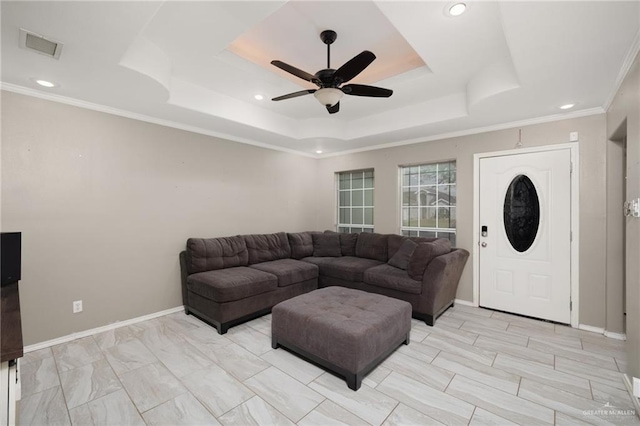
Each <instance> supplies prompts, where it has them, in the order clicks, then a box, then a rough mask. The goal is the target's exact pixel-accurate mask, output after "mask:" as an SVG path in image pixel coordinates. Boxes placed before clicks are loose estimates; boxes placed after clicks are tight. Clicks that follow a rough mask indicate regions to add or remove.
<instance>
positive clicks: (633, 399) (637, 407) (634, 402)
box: [622, 373, 640, 417]
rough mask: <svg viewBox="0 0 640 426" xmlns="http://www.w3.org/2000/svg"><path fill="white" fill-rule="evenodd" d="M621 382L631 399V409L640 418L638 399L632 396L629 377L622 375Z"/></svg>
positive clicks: (639, 400) (639, 401)
mask: <svg viewBox="0 0 640 426" xmlns="http://www.w3.org/2000/svg"><path fill="white" fill-rule="evenodd" d="M622 379H623V380H622V381H623V382H624V385H625V386H626V388H627V392H629V396H630V397H631V402H632V403H633V407H634V408H635V409H636V416H638V417H640V399H638V398H637V397H636V396H635V395H634V394H633V385H632V384H631V383H632V380H631V377H629V375H628V374H626V373H625V374H623V375H622Z"/></svg>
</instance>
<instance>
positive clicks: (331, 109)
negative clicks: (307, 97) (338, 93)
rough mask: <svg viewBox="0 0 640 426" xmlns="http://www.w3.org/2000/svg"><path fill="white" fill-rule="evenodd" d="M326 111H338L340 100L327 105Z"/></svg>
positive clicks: (331, 112) (333, 112) (332, 112)
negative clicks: (332, 104)
mask: <svg viewBox="0 0 640 426" xmlns="http://www.w3.org/2000/svg"><path fill="white" fill-rule="evenodd" d="M327 111H329V114H335V113H336V112H338V111H340V102H338V103H337V104H335V105H334V106H327Z"/></svg>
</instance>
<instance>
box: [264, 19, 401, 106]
mask: <svg viewBox="0 0 640 426" xmlns="http://www.w3.org/2000/svg"><path fill="white" fill-rule="evenodd" d="M337 36H338V35H337V34H336V32H335V31H332V30H325V31H323V32H322V33H321V34H320V39H321V40H322V42H323V43H324V44H326V45H327V68H326V69H323V70H320V71H318V72H317V73H315V74H309V73H308V72H305V71H302V70H301V69H298V68H296V67H294V66H292V65H289V64H286V63H284V62H282V61H271V64H272V65H275V66H276V67H278V68H280V69H281V70H284V71H286V72H288V73H289V74H293V75H295V76H296V77H299V78H301V79H303V80H306V81H310V82H311V83H313V84H315V85H316V86H318V89H307V90H300V91H299V92H293V93H289V94H287V95H282V96H278V97H277V98H273V99H271V100H272V101H282V100H285V99H291V98H297V97H298V96H304V95H309V94H311V93H313V95H314V96H315V97H316V99H317V100H318V101H319V102H320V103H321V104H322V105H324V106H325V107H326V108H327V111H329V114H335V113H336V112H338V111H340V99H341V98H342V95H344V94H346V95H351V96H367V97H374V98H388V97H389V96H391V95H392V94H393V90H389V89H383V88H381V87H375V86H367V85H364V84H345V85H344V86H341V85H342V84H343V83H347V82H348V81H350V80H351V79H352V78H354V77H355V76H357V75H358V74H360V73H361V72H362V71H363V70H364V69H365V68H367V67H368V66H369V64H371V62H373V61H374V60H375V59H376V55H374V54H373V53H371V52H369V51H368V50H365V51H364V52H362V53H359V54H358V55H356V56H354V57H353V58H352V59H351V60H349V61H348V62H347V63H345V64H344V65H342V66H341V67H340V68H338V69H337V70H334V69H331V44H332V43H333V42H334V41H336V37H337Z"/></svg>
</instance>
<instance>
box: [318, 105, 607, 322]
mask: <svg viewBox="0 0 640 426" xmlns="http://www.w3.org/2000/svg"><path fill="white" fill-rule="evenodd" d="M569 132H579V137H580V141H579V142H578V143H579V145H580V248H579V253H580V312H579V314H580V323H581V324H587V325H591V326H595V327H605V322H606V304H605V279H606V276H605V244H604V243H603V242H604V241H605V202H604V200H605V190H606V178H605V166H606V155H605V151H606V145H605V139H606V136H605V115H604V114H600V115H594V116H589V117H583V118H576V119H570V120H563V121H556V122H552V123H545V124H539V125H533V126H526V127H523V128H522V141H523V147H532V146H541V145H553V144H559V143H567V142H568V140H569ZM517 141H518V129H509V130H500V131H493V132H487V133H481V134H475V135H470V136H463V137H457V138H452V139H443V140H438V141H433V142H425V143H420V144H415V145H407V146H403V147H395V148H389V149H382V150H376V151H368V152H362V153H357V154H350V155H342V156H337V157H330V158H326V159H322V160H320V161H319V163H320V164H319V167H318V179H317V196H318V202H319V203H318V205H319V206H320V207H319V217H318V220H319V223H318V225H319V228H321V229H325V228H327V229H331V228H333V227H334V226H335V225H334V224H335V208H336V207H335V205H336V201H335V187H334V174H335V173H336V172H339V171H345V170H354V169H362V168H374V169H375V216H374V224H375V230H376V231H377V232H382V233H398V232H399V229H400V217H399V214H400V212H399V183H398V166H400V165H406V164H416V163H428V162H437V161H443V160H452V159H453V160H456V161H457V170H458V175H457V179H458V182H457V183H458V193H457V196H458V208H457V245H458V246H459V247H463V248H466V249H467V250H469V251H472V247H471V244H472V241H473V155H474V154H476V153H483V152H493V151H500V150H509V149H514V148H515V145H516V142H517ZM457 297H458V298H459V299H463V300H468V301H471V300H472V299H473V283H472V259H471V258H470V259H469V261H468V262H467V265H466V267H465V271H464V273H463V275H462V278H461V282H460V286H459V287H458V295H457Z"/></svg>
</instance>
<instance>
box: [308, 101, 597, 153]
mask: <svg viewBox="0 0 640 426" xmlns="http://www.w3.org/2000/svg"><path fill="white" fill-rule="evenodd" d="M605 112H606V111H605V110H604V109H603V108H601V107H596V108H589V109H582V110H578V111H574V112H568V113H563V114H553V115H547V116H544V117H537V118H529V119H527V120H520V121H512V122H510V123H503V124H495V125H493V126H487V127H476V128H473V129H467V130H460V131H457V132H450V133H441V134H438V135H433V136H427V137H424V138H414V139H407V140H404V141H399V142H389V143H385V144H380V145H375V146H371V147H366V148H357V149H350V150H346V151H340V152H335V153H328V154H323V155H319V156H318V158H327V157H337V156H340V155H348V154H357V153H359V152H366V151H375V150H377V149H386V148H394V147H396V146H404V145H413V144H417V143H423V142H432V141H437V140H442V139H450V138H457V137H460V136H469V135H476V134H478V133H487V132H494V131H497V130H506V129H513V128H518V127H524V126H533V125H535V124H543V123H551V122H553V121H561V120H569V119H572V118H580V117H588V116H590V115H598V114H604V113H605Z"/></svg>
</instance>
